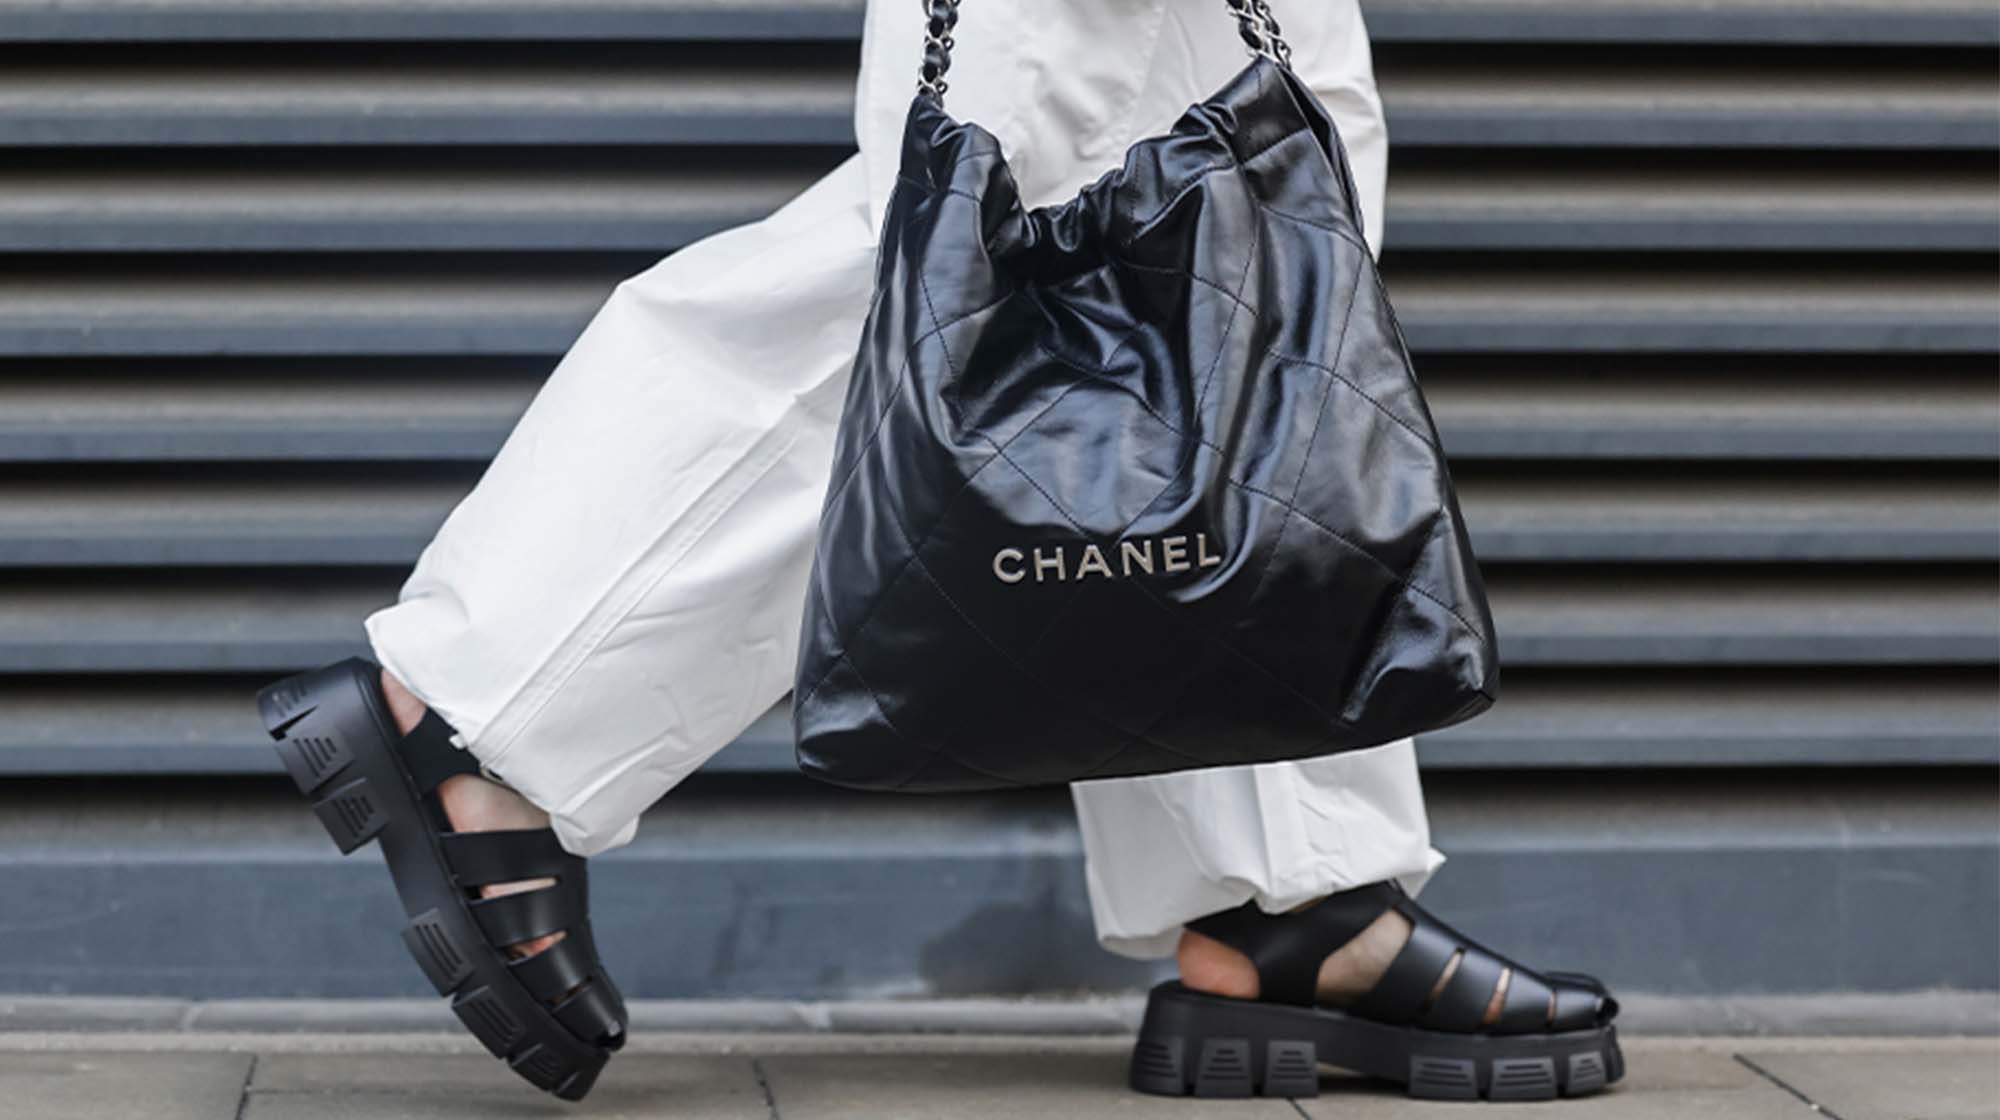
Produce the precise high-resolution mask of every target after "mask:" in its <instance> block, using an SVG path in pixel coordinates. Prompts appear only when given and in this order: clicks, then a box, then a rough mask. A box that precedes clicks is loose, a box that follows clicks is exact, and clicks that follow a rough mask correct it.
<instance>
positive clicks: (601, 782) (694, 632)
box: [368, 159, 875, 855]
mask: <svg viewBox="0 0 2000 1120" xmlns="http://www.w3.org/2000/svg"><path fill="white" fill-rule="evenodd" d="M865 197H866V196H865V191H864V189H863V187H862V176H861V169H860V162H859V160H858V159H855V160H850V161H848V163H846V164H844V165H842V166H841V168H839V169H838V170H836V171H834V172H833V173H831V174H830V175H828V176H827V177H826V178H825V179H824V180H822V181H821V182H820V183H818V184H816V185H815V186H814V187H812V188H811V189H810V190H808V191H807V192H806V193H805V194H803V195H801V196H800V197H799V198H797V199H796V200H794V201H793V202H792V203H790V204H789V205H787V206H786V207H784V208H783V209H781V210H779V211H778V212H777V213H775V214H773V215H772V216H771V217H769V218H767V219H765V220H763V221H761V222H757V223H755V224H753V225H750V226H746V227H742V228H740V229H736V230H732V231H729V232H728V233H724V234H720V235H717V236H715V237H712V238H709V239H707V240H705V241H703V242H701V243H699V244H697V245H695V246H692V247H690V248H688V249H686V250H683V251H682V252H680V253H677V254H675V255H674V256H672V257H670V258H668V259H667V260H666V261H664V262H662V263H661V264H660V265H659V266H657V267H655V268H654V269H652V270H651V271H649V272H646V273H644V274H642V275H640V276H637V277H634V278H633V279H631V280H628V281H626V282H625V283H624V284H623V285H621V286H620V287H619V288H618V290H617V291H616V292H615V293H613V295H612V296H611V298H610V299H609V300H608V301H607V302H606V304H605V306H604V308H603V310H602V311H601V312H600V313H599V314H598V316H597V318H596V319H595V321H593V322H592V323H591V325H590V327H589V329H587V330H586V331H585V332H584V334H583V336H582V337H581V338H580V339H579V340H578V342H577V344H576V346H575V348H574V349H573V350H572V351H571V352H570V354H569V355H568V357H566V358H565V359H564V361H563V362H562V364H561V366H560V367H559V368H558V369H557V370H556V372H555V374H554V375H553V376H552V377H551V378H550V380H549V382H548V384H547V386H546V387H545V388H544V389H543V390H542V392H541V394H540V395H539V396H538V397H537V398H536V400H535V403H534V404H533V406H532V407H531V408H530V409H529V410H528V413H527V415H526V416H524V417H523V418H522V420H521V423H520V425H519V426H518V427H517V428H516V429H515V431H514V433H513V435H512V436H511V437H510V438H509V439H508V441H507V444H506V446H505V447H504V448H503V449H502V451H501V452H500V455H499V457H498V458H497V459H496V460H495V461H494V463H493V465H492V466H491V468H490V469H489V470H488V471H487V473H486V476H485V478H484V479H483V480H482V481H481V482H480V484H479V486H478V487H477V488H475V489H474V490H473V492H472V493H471V494H470V495H469V496H468V497H467V498H466V499H465V501H464V502H463V503H461V504H460V505H459V507H458V508H457V509H456V510H455V511H454V512H453V513H452V515H451V517H450V519H449V520H448V521H447V522H446V523H445V525H444V527H443V528H442V529H441V530H440V531H439V533H438V535H437V537H436V539H435V540H434V541H433V542H432V543H431V545H430V547H429V548H427V549H426V550H425V552H424V555H423V558H422V559H421V560H420V561H419V563H418V565H417V569H416V571H415V573H414V574H413V575H412V576H411V577H410V580H409V582H408V584H407V585H406V586H405V587H404V590H403V594H402V598H401V601H400V602H398V603H397V604H396V605H395V606H393V607H390V608H388V609H386V610H384V611H382V612H380V613H378V614H376V615H375V616H373V617H372V618H370V619H369V622H368V631H369V636H370V638H371V640H372V643H373V646H374V649H375V652H376V654H377V656H378V657H379V658H380V660H381V662H382V664H383V666H384V667H385V669H386V670H387V671H388V672H389V673H390V674H392V675H393V677H394V678H395V679H396V680H397V681H399V682H400V684H401V685H402V686H403V687H406V688H407V689H408V690H409V692H411V693H412V694H414V695H415V696H416V697H417V698H419V699H420V700H421V701H422V702H423V703H425V704H427V705H429V706H430V707H431V708H432V709H434V710H436V711H437V712H438V713H439V714H440V715H441V716H443V717H444V719H445V720H446V721H447V722H448V723H449V724H450V725H451V726H452V727H453V728H454V729H455V730H456V731H457V732H458V734H459V736H460V738H461V740H462V741H463V742H464V743H465V745H466V746H467V747H468V748H469V749H470V750H471V751H472V753H473V754H474V755H475V756H477V757H478V759H479V760H480V761H481V762H482V763H483V764H484V765H485V767H486V769H487V770H488V771H489V772H490V773H491V774H493V775H495V776H497V777H499V778H501V779H503V780H504V781H505V782H506V783H507V784H508V785H510V786H512V787H513V788H514V789H515V790H518V791H519V792H520V794H522V795H524V796H525V797H526V799H527V800H528V801H529V802H532V803H533V804H534V805H536V806H539V807H540V808H541V809H542V810H544V811H546V812H547V813H548V815H549V816H550V817H551V818H552V820H553V824H554V827H555V829H556V831H557V833H558V834H559V835H560V836H561V838H562V841H563V844H564V846H565V847H567V848H568V849H569V850H570V851H572V852H575V853H577V854H579V855H590V854H594V853H596V852H598V851H601V850H603V849H604V848H606V847H609V846H612V845H614V844H617V843H620V842H622V841H623V840H625V839H628V838H629V837H630V835H631V831H632V829H633V827H634V824H635V822H636V820H637V818H638V816H639V813H640V812H641V811H642V810H644V809H645V807H646V806H648V805H650V804H651V803H652V802H654V801H655V800H657V799H658V798H659V797H660V796H661V795H662V794H664V793H665V792H666V791H667V790H668V789H669V788H671V787H672V786H673V785H674V784H675V783H676V782H678V781H679V780H680V779H681V778H683V777H685V776H686V775H687V774H688V773H690V772H691V771H693V770H694V769H695V768H696V767H698V766H699V765H700V764H701V763H702V761H703V760H704V759H706V758H707V757H708V756H709V755H710V754H712V753H713V752H714V751H716V750H717V749H719V748H721V747H722V746H723V745H724V744H726V743H728V742H729V741H730V740H731V739H732V738H733V737H734V736H735V735H736V734H737V733H739V732H740V731H741V730H742V729H743V727H745V726H747V725H748V724H749V723H750V721H752V720H753V719H755V718H756V717H757V716H758V715H760V714H761V713H762V712H763V711H764V710H765V709H767V708H768V707H769V706H770V705H771V704H772V703H773V702H774V701H776V700H777V699H778V697H780V696H782V695H783V694H784V691H785V689H786V688H787V687H788V686H789V684H790V674H791V670H792V665H793V660H794V652H793V651H794V649H795V647H796V643H797V634H798V627H799V619H800V615H799V608H798V603H799V602H800V601H801V600H802V598H803V595H804V581H805V577H806V569H807V562H808V559H809V557H810V554H811V541H812V533H813V526H814V524H815V523H816V520H817V517H818V513H819V505H820V501H821V499H822V496H823V494H824V491H825V486H826V471H827V469H828V464H829V463H830V462H831V459H832V433H833V429H834V424H835V422H836V420H837V418H838V414H839V410H840V404H841V395H842V393H843V392H844V389H845V381H846V378H845V374H846V371H847V368H848V365H849V363H850V362H851V360H852V356H853V347H854V340H855V339H856V338H857V337H858V335H859V332H860V323H861V318H862V316H863V314H864V313H865V312H866V310H867V293H868V290H869V287H870V281H871V275H872V273H871V269H872V262H873V251H874V240H875V238H874V232H873V229H872V226H871V223H870V220H869V216H868V212H867V210H866V209H865Z"/></svg>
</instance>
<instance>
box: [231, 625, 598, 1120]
mask: <svg viewBox="0 0 2000 1120" xmlns="http://www.w3.org/2000/svg"><path fill="white" fill-rule="evenodd" d="M257 707H258V711H259V713H260V714H261V715H262V716H263V719H264V727H265V729H266V730H268V731H269V732H270V733H271V737H272V738H273V739H276V740H278V756H279V757H280V758H282V759H284V762H285V769H286V770H288V771H290V772H291V775H292V781H293V782H295V783H297V785H298V787H299V791H300V792H301V793H304V794H305V795H306V796H307V797H310V798H312V800H313V812H314V813H315V814H316V815H317V816H318V817H319V820H320V823H321V824H323V825H325V826H326V830H327V832H328V833H329V834H331V835H332V837H333V842H334V843H335V844H337V845H339V847H340V850H341V852H342V853H343V854H345V853H347V852H351V851H353V850H354V849H356V848H358V847H360V846H361V845H363V844H366V843H367V842H368V841H370V840H372V839H376V838H380V839H381V841H382V854H383V856H384V857H385V858H386V859H387V861H388V864H389V874H390V876H391V877H392V878H394V879H395V881H396V893H397V894H398V895H399V896H401V898H402V901H403V909H404V911H405V912H406V913H407V914H408V915H409V916H410V925H409V927H408V928H407V929H405V930H404V931H403V942H404V944H405V945H407V946H408V947H409V950H410V953H411V955H413V956H415V957H416V958H417V964H418V965H420V966H422V968H423V970H424V975H425V976H426V977H428V978H429V979H430V982H431V984H432V985H433V986H435V987H436V988H437V990H438V994H439V995H445V996H450V997H452V999H451V1009H452V1010H453V1011H454V1012H456V1013H457V1014H458V1017H459V1018H460V1019H461V1020H463V1021H464V1023H465V1025H466V1027H467V1028H468V1029H470V1030H471V1031H472V1033H473V1034H474V1035H476V1036H477V1037H478V1038H479V1041H480V1042H482V1043H484V1044H485V1045H486V1048H487V1049H488V1050H490V1051H492V1052H493V1056H494V1057H496V1058H501V1059H503V1060H505V1061H506V1062H507V1064H508V1065H509V1066H511V1067H513V1070H514V1072H516V1073H518V1074H520V1075H521V1076H522V1077H525V1078H527V1079H528V1081H530V1082H532V1083H533V1084H534V1085H535V1086H537V1087H538V1088H541V1089H545V1090H547V1091H548V1092H551V1093H554V1094H555V1095H556V1096H558V1097H561V1098H563V1099H564V1100H572V1101H574V1100H582V1099H583V1096H584V1094H585V1093H588V1092H589V1091H590V1087H591V1086H592V1085H593V1084H594V1083H595V1082H596V1081H597V1075H598V1073H599V1072H600V1071H601V1070H603V1068H604V1063H605V1062H606V1061H607V1060H609V1058H610V1056H611V1053H612V1051H614V1050H617V1049H618V1048H619V1047H620V1046H622V1045H623V1044H624V1042H625V1023H626V1016H625V1004H624V1001H623V1000H622V999H621V998H620V997H619V994H618V989H617V988H615V987H614V986H612V983H611V979H610V977H608V976H606V975H605V973H604V966H603V965H602V964H601V963H600V962H599V961H598V958H597V945H596V943H595V942H594V941H593V940H592V938H591V933H590V919H589V917H588V906H587V903H588V898H587V895H588V890H589V880H588V877H587V875H586V872H585V870H584V868H585V864H584V861H583V860H582V859H581V858H579V857H577V856H573V855H570V854H569V853H568V852H566V851H564V850H563V849H562V846H561V845H560V844H558V843H557V841H556V835H555V833H554V832H552V831H550V830H548V829H532V830H522V831H507V832H453V831H452V830H451V826H450V824H449V823H448V821H447V820H446V818H445V815H444V810H443V809H442V807H441V806H439V804H438V802H437V799H436V797H434V796H433V793H434V791H435V790H436V789H437V787H438V786H439V785H440V784H441V783H442V782H443V781H444V780H445V779H446V778H449V777H452V776H453V775H456V774H476V773H478V772H479V767H478V763H477V762H475V761H474V760H473V758H472V756H471V755H470V754H469V753H467V752H466V751H463V750H460V749H458V748H457V747H455V746H453V745H452V743H451V729H450V727H449V726H447V725H446V724H445V722H444V721H443V720H442V719H440V718H438V717H437V715H436V714H434V713H433V714H430V715H427V716H425V717H424V721H423V722H422V723H421V724H419V725H418V726H417V727H416V729H415V730H413V731H411V732H410V734H408V735H407V736H403V737H401V738H400V739H399V738H398V737H397V735H396V725H395V722H394V721H393V720H392V719H391V718H390V716H389V709H388V704H387V702H386V701H385V700H384V699H383V697H382V689H381V678H380V670H378V669H377V668H376V667H375V666H374V665H371V664H369V663H368V662H366V661H362V660H360V659H358V658H356V659H351V660H348V661H343V662H340V663H339V664H337V665H329V666H327V667H326V668H324V669H320V670H317V671H315V672H311V673H306V674H303V675H301V676H296V677H291V678H288V679H286V680H283V681H280V682H278V683H277V684H274V685H272V686H270V687H269V688H266V689H264V690H263V691H262V692H260V693H258V695H257ZM524 879H554V880H555V881H556V882H555V885H554V886H549V887H543V888H540V889H538V890H531V891H525V892H522V893H520V894H510V895H502V896H499V897H496V898H480V897H479V894H478V890H477V888H479V887H481V886H483V885H486V884H490V883H508V882H516V881H519V880H524ZM556 933H561V934H563V937H562V940H560V941H558V942H556V943H555V944H554V945H551V946H549V947H548V948H547V949H545V950H543V951H542V952H539V953H536V954H535V955H533V956H530V957H524V958H519V959H515V958H511V957H509V955H508V954H507V952H506V948H505V947H506V946H508V945H514V944H519V943H521V942H524V941H532V940H534V939H536V938H539V937H547V936H551V935H554V934H556Z"/></svg>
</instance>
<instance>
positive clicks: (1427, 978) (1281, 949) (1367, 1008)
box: [1188, 882, 1618, 1034]
mask: <svg viewBox="0 0 2000 1120" xmlns="http://www.w3.org/2000/svg"><path fill="white" fill-rule="evenodd" d="M1391 910H1394V911H1396V912H1397V913H1400V914H1401V915H1403V917H1404V918H1406V919H1407V920H1408V922H1409V926H1410V934H1409V938H1408V940H1406V941H1405V942H1404V943H1403V947H1402V948H1401V949H1400V950H1399V951H1398V952H1397V954H1396V956H1395V958H1394V959H1393V960H1392V961H1391V962H1390V964H1389V967H1388V969H1387V970H1386V971H1385V972H1384V973H1383V974H1382V976H1381V978H1380V979H1379V980H1377V981H1376V983H1375V985H1374V986H1373V987H1372V988H1371V989H1369V991H1368V992H1366V993H1365V994H1363V995H1362V996H1361V997H1360V998H1359V999H1358V1000H1356V1001H1354V1002H1353V1003H1352V1004H1351V1005H1350V1006H1349V1007H1347V1010H1348V1011H1350V1012H1351V1013H1353V1014H1356V1015H1360V1016H1363V1017H1365V1018H1368V1019H1372V1020H1374V1021H1376V1022H1380V1023H1386V1024H1392V1025H1397V1026H1414V1027H1419V1028H1422V1029H1424V1030H1431V1031H1445V1032H1453V1033H1463V1034H1475V1033H1476V1034H1530V1033H1556V1032H1563V1031H1576V1030H1587V1029H1591V1028H1594V1027H1598V1026H1602V1025H1604V1024H1606V1023H1609V1022H1610V1021H1611V1019H1612V1018H1613V1017H1614V1016H1615V1015H1616V1014H1617V1009H1618V1004H1617V1001H1615V1000H1613V999H1612V998H1611V997H1610V995H1609V994H1608V993H1607V992H1606V991H1605V989H1604V986H1603V985H1602V984H1601V983H1599V982H1598V981H1597V980H1596V979H1595V978H1593V977H1589V976H1583V975H1581V974H1576V973H1559V972H1558V973H1538V972H1536V971H1534V970H1533V969H1530V968H1527V967H1524V966H1523V965H1520V964H1518V963H1516V962H1515V961H1513V960H1512V959H1510V958H1507V957H1504V956H1501V955H1500V954H1498V953H1495V952H1493V951H1492V950H1490V949H1488V948H1486V947H1485V946H1484V945H1481V944H1479V943H1478V942H1477V941H1474V940H1473V939H1472V938H1470V937H1467V936H1465V935H1464V934H1462V933H1460V932H1458V931H1457V930H1455V929H1453V928H1452V927H1451V926H1449V925H1447V924H1445V923H1444V922H1442V921H1440V920H1438V919H1437V918H1435V917H1433V916H1432V915H1431V914H1430V913H1429V912H1428V911H1426V910H1424V909H1423V908H1422V907H1421V906H1418V905H1417V903H1416V901H1415V900H1413V899H1411V898H1410V897H1409V896H1408V895H1407V894H1405V893H1403V891H1402V890H1401V889H1400V888H1398V887H1396V886H1395V885H1394V884H1393V883H1386V882H1385V883H1373V884H1370V885H1368V886H1364V887H1358V888H1355V889H1353V890H1348V891H1343V892H1340V893H1339V894H1335V895H1332V896H1329V897H1328V898H1326V899H1323V900H1321V901H1320V902H1318V903H1315V904H1314V905H1312V906H1309V907H1307V908H1305V909H1303V910H1298V911H1294V912H1292V913H1288V914H1276V915H1274V914H1266V913H1264V912H1263V911H1262V910H1260V909H1259V908H1258V907H1257V905H1256V903H1254V902H1251V903H1245V904H1244V905H1243V906H1240V907H1238V908H1236V909H1234V910H1229V911H1225V912H1223V913H1220V914H1214V915H1210V916H1208V917H1205V918H1201V919H1199V920H1197V921H1194V922H1191V923H1189V925H1188V928H1189V929H1192V930H1194V931H1195V932H1197V933H1200V934H1203V935H1205V936H1208V937H1212V938H1214V939H1215V940H1217V941H1220V942H1222V943H1223V944H1225V945H1228V946H1229V947H1231V948H1233V949H1235V950H1237V951H1238V952H1241V953H1242V954H1243V955H1244V956H1246V957H1248V958H1249V959H1250V963H1251V964H1252V965H1253V966H1254V967H1255V968H1256V970H1257V977H1258V981H1259V985H1260V988H1259V990H1260V993H1261V994H1260V997H1259V999H1260V1001H1262V1002H1268V1003H1279V1004H1289V1005H1293V1006H1298V1007H1311V1006H1314V1005H1316V1004H1317V1003H1318V998H1317V987H1318V981H1319V970H1320V966H1321V964H1322V963H1323V962H1324V961H1325V960H1326V958H1327V956H1328V955H1329V954H1331V953H1333V952H1334V951H1336V950H1337V949H1339V948H1340V947H1341V946H1342V945H1345V944H1347V943H1348V942H1349V941H1351V940H1353V938H1354V937H1355V936H1357V935H1358V934H1360V933H1361V932H1362V931H1363V930H1365V929H1367V928H1368V927H1369V926H1370V925H1371V924H1373V923H1374V922H1375V920H1376V919H1378V918H1380V917H1381V916H1382V915H1383V914H1385V913H1387V912H1389V911H1391ZM1503 981H1504V983H1505V992H1504V995H1503V996H1502V999H1501V1005H1500V1010H1499V1014H1498V1016H1497V1017H1496V1018H1495V1020H1494V1021H1493V1022H1490V1023H1489V1022H1487V1021H1486V1018H1487V1010H1488V1008H1489V1007H1491V1005H1492V1003H1493V997H1494V994H1495V993H1496V992H1500V991H1501V985H1502V983H1503Z"/></svg>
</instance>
